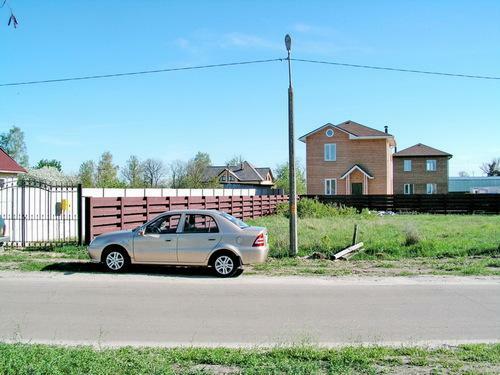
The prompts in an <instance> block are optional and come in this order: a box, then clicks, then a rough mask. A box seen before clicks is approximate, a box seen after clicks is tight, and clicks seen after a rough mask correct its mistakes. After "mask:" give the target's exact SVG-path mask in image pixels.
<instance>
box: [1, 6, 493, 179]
mask: <svg viewBox="0 0 500 375" xmlns="http://www.w3.org/2000/svg"><path fill="white" fill-rule="evenodd" d="M9 3H10V5H11V7H12V8H13V10H14V13H15V15H16V16H17V19H18V21H19V28H17V29H13V28H12V27H7V25H6V23H7V20H8V18H9V15H10V13H9V11H8V10H7V8H6V7H4V8H2V9H0V21H1V22H0V45H1V50H2V52H1V59H0V83H8V82H17V81H31V80H38V79H52V78H61V77H71V76H86V75H94V74H108V73H120V72H129V71H140V70H148V69H164V68H170V67H180V66H192V65H203V64H215V63H224V62H234V61H244V60H256V59H268V58H277V57H284V56H285V53H286V51H285V48H284V42H283V39H284V35H285V34H286V33H290V34H291V36H292V39H293V47H292V48H293V57H296V58H304V59H316V60H326V61H335V62H341V63H352V64H366V65H377V66H390V67H400V68H409V69H419V70H433V71H443V72H451V73H465V74H478V75H490V76H500V68H499V66H500V65H499V61H500V45H499V40H500V22H499V20H500V2H499V1H495V0H491V1H457V0H453V1H451V0H450V1H444V0H443V1H439V2H437V1H418V2H417V1H401V0H400V1H377V2H375V1H368V0H367V1H356V2H354V1H307V2H306V1H288V2H285V1H234V0H233V1H129V0H120V1H114V0H107V1H78V2H77V1H38V0H9ZM4 21H5V22H4ZM293 78H294V90H295V121H296V135H297V137H296V138H298V137H299V136H301V135H303V134H305V133H307V132H309V131H311V130H313V129H314V128H316V127H319V126H321V125H323V124H325V123H327V122H331V123H340V122H342V121H345V120H353V121H356V122H359V123H362V124H365V125H367V126H371V127H374V128H377V129H380V130H382V129H383V127H384V125H388V126H389V131H390V132H391V133H392V134H394V135H395V136H396V140H397V144H398V149H402V148H405V147H408V146H411V145H413V144H416V143H419V142H421V143H424V144H427V145H429V146H432V147H435V148H438V149H441V150H444V151H446V152H449V153H451V154H453V155H454V156H453V158H452V159H451V161H450V174H451V175H456V174H457V173H458V172H459V171H467V172H469V173H471V174H475V175H481V172H480V170H479V165H480V164H482V163H483V162H485V161H489V160H491V159H492V158H494V157H499V156H500V142H499V139H500V81H499V80H475V79H465V78H463V79H460V78H451V77H440V76H428V75H417V74H408V73H398V72H390V71H377V70H363V69H354V68H347V67H337V66H329V65H313V64H307V63H301V62H294V63H293ZM287 79H288V76H287V67H286V64H285V63H284V62H272V63H268V64H257V65H247V66H237V67H226V68H216V69H210V70H195V71H180V72H172V73H161V74H151V75H142V76H133V77H123V78H109V79H100V80H89V81H75V82H66V83H53V84H43V85H32V86H15V87H0V132H3V131H5V130H7V129H8V128H9V127H10V126H12V125H16V126H19V127H21V128H22V129H23V130H24V132H25V134H26V142H27V146H28V152H29V156H30V162H31V163H32V164H35V163H36V162H37V161H38V160H39V159H41V158H49V159H52V158H55V159H58V160H60V161H61V162H62V164H63V167H64V169H65V171H67V172H76V171H77V170H78V167H79V165H80V164H81V163H82V162H83V161H84V160H88V159H94V160H96V159H98V157H99V155H100V154H101V153H102V152H104V151H111V152H112V154H113V155H114V157H115V162H116V163H117V164H121V165H122V164H123V163H124V162H125V160H126V159H127V158H128V157H129V156H130V155H131V154H135V155H137V156H138V157H139V158H141V159H146V158H149V157H154V158H160V159H162V160H163V161H165V162H166V163H168V162H170V161H173V160H175V159H188V158H191V157H192V156H193V155H194V154H195V153H196V152H197V151H205V152H208V153H209V154H210V155H211V157H212V160H213V162H214V164H224V163H225V162H226V161H227V160H228V159H230V158H231V157H232V156H234V155H240V154H241V155H242V156H243V157H244V158H245V159H247V160H249V161H251V162H253V163H254V164H255V165H257V166H269V167H275V166H276V165H277V164H279V163H282V162H284V161H286V160H287V146H288V143H287V142H288V141H287V85H288V82H287ZM297 156H298V159H299V160H300V161H302V164H305V147H304V144H303V143H301V142H299V141H297Z"/></svg>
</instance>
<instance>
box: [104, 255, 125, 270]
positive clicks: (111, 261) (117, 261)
mask: <svg viewBox="0 0 500 375" xmlns="http://www.w3.org/2000/svg"><path fill="white" fill-rule="evenodd" d="M124 265H125V257H124V256H123V254H122V253H120V252H119V251H112V252H110V253H109V254H108V255H107V256H106V266H107V267H108V268H109V269H110V270H112V271H119V270H120V269H122V268H123V266H124Z"/></svg>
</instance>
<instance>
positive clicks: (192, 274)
mask: <svg viewBox="0 0 500 375" xmlns="http://www.w3.org/2000/svg"><path fill="white" fill-rule="evenodd" d="M42 271H51V272H54V271H55V272H63V273H64V274H65V275H72V274H75V273H100V274H110V272H109V271H106V269H105V268H104V266H103V265H102V264H97V263H91V262H60V263H52V264H49V265H47V266H45V267H43V268H42ZM118 274H119V275H154V276H167V277H172V276H173V277H189V278H215V276H214V275H213V274H212V271H211V269H209V268H207V267H181V266H158V265H143V264H140V265H139V264H132V265H131V266H130V267H129V268H128V269H127V271H126V272H122V273H118Z"/></svg>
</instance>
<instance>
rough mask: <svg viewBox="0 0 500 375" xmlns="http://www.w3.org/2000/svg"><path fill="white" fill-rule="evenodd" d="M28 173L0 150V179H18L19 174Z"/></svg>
mask: <svg viewBox="0 0 500 375" xmlns="http://www.w3.org/2000/svg"><path fill="white" fill-rule="evenodd" d="M27 172H28V171H27V170H26V169H24V168H23V167H21V166H20V165H19V164H17V162H16V161H15V160H14V159H12V157H10V155H9V154H7V153H6V152H5V151H4V150H3V149H2V148H0V179H3V178H12V177H17V176H18V175H19V174H22V173H27Z"/></svg>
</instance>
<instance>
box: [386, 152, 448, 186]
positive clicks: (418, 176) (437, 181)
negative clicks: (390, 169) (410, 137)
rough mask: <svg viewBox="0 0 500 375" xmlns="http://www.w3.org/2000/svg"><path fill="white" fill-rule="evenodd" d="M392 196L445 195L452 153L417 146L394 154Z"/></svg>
mask: <svg viewBox="0 0 500 375" xmlns="http://www.w3.org/2000/svg"><path fill="white" fill-rule="evenodd" d="M392 156H393V160H394V163H393V164H394V194H446V193H448V180H449V179H448V160H449V159H450V158H451V157H452V155H451V154H449V153H447V152H444V151H441V150H438V149H436V148H433V147H430V146H427V145H424V144H422V143H417V144H416V145H414V146H411V147H408V148H405V149H404V150H401V151H398V152H396V153H394V155H392Z"/></svg>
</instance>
